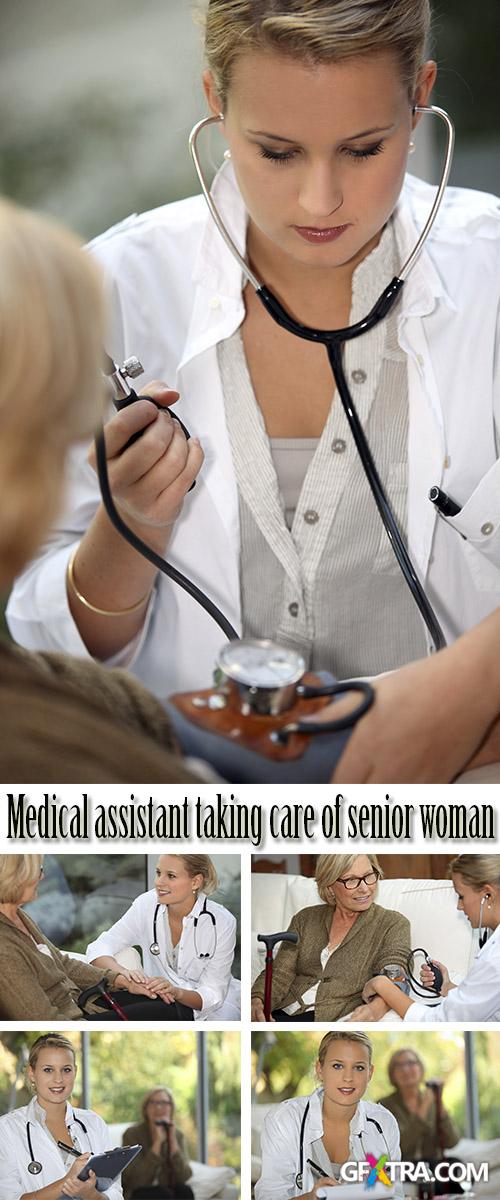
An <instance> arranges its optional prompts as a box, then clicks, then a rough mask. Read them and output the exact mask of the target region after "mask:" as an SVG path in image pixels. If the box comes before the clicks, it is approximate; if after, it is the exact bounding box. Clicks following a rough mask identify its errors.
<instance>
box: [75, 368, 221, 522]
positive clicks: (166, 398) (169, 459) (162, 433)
mask: <svg viewBox="0 0 500 1200" xmlns="http://www.w3.org/2000/svg"><path fill="white" fill-rule="evenodd" d="M142 392H143V393H145V398H144V399H142V400H138V401H136V402H135V403H134V404H130V405H129V406H128V408H123V409H122V410H121V412H118V413H116V414H115V416H114V417H112V418H111V420H110V421H108V423H107V425H106V427H105V431H104V433H105V441H106V456H107V461H108V473H109V481H110V487H111V491H112V493H113V496H114V499H115V501H116V503H117V505H118V507H119V508H120V510H121V511H122V512H123V513H124V514H125V515H126V516H127V517H130V518H131V519H132V521H133V522H134V524H137V525H140V526H147V527H148V528H150V529H162V528H166V527H168V526H170V525H172V524H173V523H174V521H175V520H176V519H177V517H178V515H179V512H180V509H181V506H182V502H183V500H184V497H185V496H186V494H187V492H188V491H189V489H190V487H191V484H192V483H193V481H194V480H195V479H196V476H197V474H198V472H199V470H200V467H201V465H202V463H203V451H202V449H201V446H200V443H199V441H198V440H197V438H190V439H189V441H188V440H187V438H186V436H185V434H184V433H183V431H182V429H181V426H180V425H179V422H178V421H176V420H175V419H174V418H173V417H172V416H171V414H170V413H169V411H168V406H169V405H170V404H174V403H175V401H176V400H177V399H178V398H179V393H178V392H173V391H172V390H171V389H170V388H168V387H167V385H166V383H162V382H161V381H159V380H154V381H153V382H152V383H150V384H148V385H147V386H146V387H145V388H143V389H142ZM141 394H142V393H141ZM146 395H147V396H150V397H152V398H153V399H154V400H155V401H157V403H158V404H159V405H160V408H157V406H156V404H153V403H152V402H151V400H149V399H146ZM139 431H143V432H142V434H141V437H140V438H138V439H137V441H136V442H134V444H133V445H132V446H127V443H128V441H129V440H130V438H131V437H132V436H133V434H134V433H138V432H139ZM88 459H89V463H90V465H91V467H93V468H94V470H95V469H96V460H95V450H94V448H93V447H92V448H91V450H90V452H89V456H88Z"/></svg>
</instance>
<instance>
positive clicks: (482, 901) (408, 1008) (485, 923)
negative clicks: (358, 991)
mask: <svg viewBox="0 0 500 1200" xmlns="http://www.w3.org/2000/svg"><path fill="white" fill-rule="evenodd" d="M449 871H450V875H451V878H452V881H453V887H454V888H455V891H456V893H457V908H458V911H459V912H463V913H464V915H465V916H466V917H467V920H468V921H469V922H470V924H471V926H472V928H473V929H478V930H479V947H480V948H479V951H478V953H477V954H476V957H475V959H474V962H473V964H472V966H471V968H470V970H469V972H468V974H467V975H466V976H465V979H463V980H462V982H461V983H459V984H458V985H456V984H454V983H452V981H451V979H450V976H449V973H448V969H447V967H446V966H445V964H444V963H440V962H438V960H437V959H435V960H434V962H435V965H436V966H438V967H439V968H440V970H441V972H442V975H443V983H442V986H441V996H442V999H441V1001H440V1002H439V1003H438V1004H432V1005H426V1004H421V1003H420V1004H419V1003H418V1002H416V1001H414V1000H410V999H409V998H408V996H405V995H404V994H403V992H402V991H400V989H399V988H398V987H397V986H396V985H395V984H394V983H392V981H391V980H390V979H386V978H384V976H382V975H381V974H379V973H378V972H375V975H374V978H373V979H370V980H368V981H367V983H366V984H365V988H364V993H363V995H364V999H365V1001H367V1002H368V1004H369V1005H370V1004H371V1003H372V999H373V997H374V996H375V997H376V996H378V997H380V998H382V999H383V1000H385V1002H386V1004H389V1005H390V1006H391V1008H394V1009H395V1011H396V1012H397V1013H398V1015H399V1016H400V1017H403V1019H404V1020H405V1021H426V1022H429V1023H437V1022H440V1021H500V854H460V855H459V856H458V858H454V859H453V862H452V863H450V868H449ZM421 979H422V982H423V983H424V985H425V986H427V987H429V986H430V985H431V984H433V982H434V972H433V970H432V967H429V966H427V965H425V966H424V967H422V971H421ZM356 1018H358V1019H360V1010H358V1012H357V1013H353V1020H354V1019H356ZM363 1019H365V1020H371V1019H372V1018H371V1016H368V1017H364V1018H363Z"/></svg>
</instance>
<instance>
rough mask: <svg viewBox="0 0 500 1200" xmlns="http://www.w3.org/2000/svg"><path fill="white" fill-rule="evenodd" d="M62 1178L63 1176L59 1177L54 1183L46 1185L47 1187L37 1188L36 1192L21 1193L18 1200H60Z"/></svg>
mask: <svg viewBox="0 0 500 1200" xmlns="http://www.w3.org/2000/svg"><path fill="white" fill-rule="evenodd" d="M64 1178H65V1177H64V1175H61V1178H60V1179H58V1180H56V1182H55V1183H48V1184H47V1187H43V1188H38V1190H37V1191H36V1192H23V1194H22V1196H20V1197H19V1200H60V1196H61V1186H62V1184H63V1183H64Z"/></svg>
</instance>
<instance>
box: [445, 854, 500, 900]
mask: <svg viewBox="0 0 500 1200" xmlns="http://www.w3.org/2000/svg"><path fill="white" fill-rule="evenodd" d="M448 873H449V874H450V875H461V876H462V879H464V880H465V882H466V883H468V884H469V885H470V887H473V888H475V889H476V891H478V892H479V891H480V890H481V888H482V887H484V884H485V883H494V884H496V886H497V887H500V854H459V855H458V858H454V859H453V862H451V863H450V865H449V868H448Z"/></svg>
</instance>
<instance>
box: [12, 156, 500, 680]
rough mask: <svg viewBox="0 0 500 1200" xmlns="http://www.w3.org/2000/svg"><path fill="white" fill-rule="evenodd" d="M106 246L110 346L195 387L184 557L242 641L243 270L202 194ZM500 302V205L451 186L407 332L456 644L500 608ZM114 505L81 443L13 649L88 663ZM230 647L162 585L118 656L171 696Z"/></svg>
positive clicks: (411, 525)
mask: <svg viewBox="0 0 500 1200" xmlns="http://www.w3.org/2000/svg"><path fill="white" fill-rule="evenodd" d="M215 194H216V198H217V202H218V204H219V206H220V209H221V211H222V212H223V214H224V217H225V220H226V222H227V225H228V227H229V229H230V230H231V232H232V234H233V237H234V240H235V241H236V243H237V244H238V245H239V247H240V248H244V243H245V229H246V214H245V210H244V207H243V203H242V200H241V196H240V194H239V191H238V188H237V185H236V182H235V178H234V174H233V171H232V168H231V166H229V167H226V168H223V170H222V172H221V174H220V175H219V177H218V180H217V182H216V185H215ZM433 194H434V193H433V189H430V188H429V186H428V185H427V184H424V183H421V182H419V181H418V180H415V179H412V178H411V177H409V178H408V179H407V182H406V185H405V189H404V192H403V196H402V198H401V199H400V202H399V204H398V207H397V209H396V212H395V230H396V236H397V241H398V246H399V248H400V250H401V257H402V260H405V259H406V258H407V256H408V254H409V252H410V250H411V248H412V247H413V246H414V244H415V242H416V239H417V231H419V230H420V229H421V228H422V226H423V224H424V221H425V218H426V216H427V214H428V212H429V209H430V204H431V199H432V196H433ZM92 250H93V253H94V254H95V255H96V257H97V258H98V259H99V260H100V261H101V263H102V264H103V266H104V268H105V270H106V273H107V276H108V278H109V280H110V290H111V298H112V311H113V323H112V329H111V331H110V333H109V337H108V349H109V351H110V352H111V353H112V354H113V355H114V357H115V359H116V360H117V361H118V362H122V360H123V359H124V358H125V356H127V355H129V354H131V353H134V354H137V355H138V356H139V358H140V359H141V362H142V363H143V365H144V368H145V376H144V378H145V380H148V379H153V378H160V379H165V380H167V381H168V382H169V383H170V384H171V386H173V387H176V388H178V390H179V391H180V393H181V397H182V400H181V402H180V403H179V404H178V405H177V411H178V413H179V415H180V416H181V417H182V419H183V421H184V422H185V423H186V425H187V427H188V429H189V430H190V431H191V432H192V433H193V434H195V435H197V436H198V437H199V438H200V439H201V443H202V446H203V449H204V451H205V463H204V466H203V469H202V472H201V474H200V476H199V478H198V481H197V484H196V487H195V488H194V490H193V491H192V492H191V493H190V494H189V495H188V496H187V497H186V499H185V502H184V506H183V510H182V514H181V516H180V517H179V519H178V521H177V523H176V526H175V529H174V532H173V536H172V538H171V541H170V545H169V550H168V557H169V559H170V560H171V561H172V562H173V563H174V564H175V566H176V567H177V568H179V569H180V570H181V571H183V572H185V573H186V574H187V575H189V576H190V577H191V578H192V579H194V580H195V582H196V583H197V584H198V585H199V586H200V587H201V588H202V589H204V590H205V591H206V592H207V593H208V594H209V595H210V596H211V598H212V599H213V600H215V602H216V603H217V604H218V605H219V607H220V608H222V610H223V611H224V612H225V614H226V615H227V617H228V618H229V620H230V621H231V623H232V624H233V625H234V626H235V627H236V629H239V628H240V623H241V614H240V594H239V520H238V495H237V487H236V481H235V473H234V468H233V463H232V456H231V450H230V445H229V439H228V433H227V428H226V423H225V417H224V403H223V394H222V386H221V379H220V373H219V369H218V362H217V343H218V342H220V341H221V340H223V339H225V338H228V337H229V336H230V335H231V334H232V333H234V331H235V330H236V329H237V328H238V327H239V326H240V324H241V322H242V320H243V317H244V303H243V298H242V288H241V284H242V280H241V271H240V268H239V266H238V265H237V264H236V263H235V261H234V260H233V258H232V256H231V254H230V253H229V251H228V250H227V248H226V246H225V244H224V243H223V242H222V240H221V237H220V234H219V233H218V231H217V229H216V228H215V226H214V225H213V222H212V220H211V218H210V217H209V215H208V210H207V208H206V205H205V201H204V200H203V198H202V197H200V196H196V197H193V198H191V199H188V200H184V201H180V202H178V203H176V204H172V205H169V206H166V207H164V208H160V209H157V210H155V211H153V212H151V213H146V214H144V215H143V216H139V217H131V218H129V219H128V220H127V221H125V222H123V223H122V224H121V225H118V226H116V228H114V229H112V230H110V231H109V232H108V233H106V234H103V235H102V237H100V238H98V239H97V240H96V241H95V242H94V243H93V245H92ZM499 301H500V204H499V202H498V201H497V200H496V199H495V198H494V197H492V196H487V195H483V194H481V193H479V192H473V191H465V190H460V189H454V188H449V189H448V191H447V193H446V198H445V201H444V207H443V209H442V211H441V214H440V216H439V219H438V221H437V223H436V225H435V226H434V229H433V230H432V233H431V236H430V238H429V240H428V242H427V245H426V247H425V249H424V251H423V252H422V254H421V256H420V258H419V259H418V260H417V263H416V265H415V267H414V269H413V271H412V272H411V274H410V276H409V278H408V280H407V282H406V283H405V286H404V289H403V294H402V298H401V300H400V303H399V307H398V337H399V343H400V346H401V348H402V349H403V350H404V352H405V353H406V355H407V361H408V387H409V448H408V454H409V485H408V517H407V527H408V541H409V549H410V553H411V555H412V558H413V560H414V563H415V566H416V568H417V570H418V573H419V575H420V577H421V579H422V581H423V583H424V585H425V588H426V590H427V593H428V595H429V598H430V600H431V601H432V604H433V605H434V607H435V609H436V612H437V614H438V617H439V619H440V621H441V623H442V626H443V629H444V632H445V635H446V637H447V639H448V640H450V641H451V640H453V639H454V638H455V637H457V636H458V635H459V634H460V633H462V632H463V631H464V630H466V629H468V628H470V627H471V626H473V625H475V624H476V623H477V622H478V621H479V620H481V619H482V618H483V617H485V616H487V615H488V614H489V613H490V612H492V611H493V610H494V609H495V608H496V607H497V606H498V604H499V603H500V462H499V460H498V444H497V426H498V416H499V413H498V408H499V403H500V394H499V393H500V388H499V372H500V354H499V353H498V342H499V340H500V338H499V329H498V314H499V311H500V303H499ZM256 470H257V464H256ZM433 484H439V485H440V486H441V487H442V488H443V489H444V490H445V491H446V492H448V493H449V494H450V495H451V496H452V497H453V499H454V500H456V501H457V502H458V503H459V504H460V505H461V506H462V511H461V512H460V514H459V516H457V517H454V518H450V519H447V520H444V519H443V518H442V517H438V516H437V515H436V512H435V509H434V506H433V505H432V504H431V503H430V501H429V499H428V492H429V488H430V487H431V486H432V485H433ZM98 499H99V493H98V487H97V481H96V477H95V475H94V472H93V471H92V470H91V468H90V467H89V466H88V464H87V462H86V447H83V446H80V447H79V448H78V449H77V450H75V451H74V453H73V455H72V459H71V464H70V468H69V495H68V498H67V505H66V512H65V514H64V515H63V516H62V518H61V520H60V523H59V527H58V529H56V530H54V531H53V532H52V534H51V536H50V539H49V542H48V543H47V544H46V546H45V548H44V549H42V551H41V552H40V554H39V556H38V558H37V560H36V561H35V562H34V563H32V564H31V565H29V566H28V567H27V568H26V569H25V571H24V573H23V575H22V576H21V577H20V579H19V580H18V581H17V583H16V585H15V587H14V590H13V593H12V595H11V599H10V602H9V606H8V610H7V615H8V622H9V625H10V629H11V631H12V634H13V636H14V638H15V639H16V640H17V641H18V642H20V643H21V644H22V645H24V646H27V647H28V648H30V649H44V650H64V651H67V652H69V653H72V654H76V655H81V656H83V657H86V656H88V651H87V650H86V647H85V645H84V643H83V641H82V639H81V637H80V635H79V633H78V630H77V628H76V625H75V623H74V621H73V619H72V616H71V613H70V611H69V607H68V603H67V595H66V582H65V572H66V566H67V562H68V558H69V556H70V554H71V553H72V551H73V549H74V547H75V545H76V544H77V542H78V540H79V538H80V537H81V535H82V534H83V532H84V530H85V529H86V528H87V526H88V524H89V522H90V520H91V518H92V515H93V513H94V511H95V509H96V506H97V504H98ZM460 534H463V535H465V536H464V537H461V536H460ZM368 585H369V581H367V586H368ZM354 602H355V598H353V603H354ZM224 642H225V638H224V636H223V634H222V633H221V631H220V630H219V628H218V627H217V626H216V625H215V624H214V622H213V621H212V620H211V619H210V618H209V617H208V616H207V615H206V614H205V613H203V612H202V611H201V610H200V609H199V608H198V606H197V604H196V603H195V601H194V600H192V599H191V598H190V597H189V596H187V594H186V593H185V592H183V591H181V589H180V588H178V587H176V585H174V584H172V583H171V582H170V581H168V580H167V579H166V578H165V577H163V576H162V577H161V578H159V579H158V581H157V584H156V588H155V592H154V596H153V598H152V601H151V603H150V606H149V610H148V614H147V619H146V622H145V625H144V629H143V633H142V636H141V637H140V638H139V639H137V641H136V643H135V644H134V645H133V646H132V647H130V648H128V652H126V653H125V654H123V655H121V656H118V659H116V660H112V661H113V662H118V664H119V665H124V666H128V667H129V668H130V669H131V670H132V671H133V672H134V674H135V675H137V677H138V678H139V679H141V680H142V681H143V682H144V683H145V684H146V685H147V686H148V687H149V688H151V689H152V691H153V692H155V693H156V694H157V695H158V696H159V697H160V698H161V699H164V698H165V697H167V696H168V695H170V694H171V693H172V692H175V691H177V690H184V689H190V688H195V687H198V686H207V685H208V684H209V683H210V682H211V678H212V671H213V667H214V662H215V659H216V656H217V653H218V651H219V650H220V648H221V646H222V645H223V644H224Z"/></svg>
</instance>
